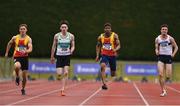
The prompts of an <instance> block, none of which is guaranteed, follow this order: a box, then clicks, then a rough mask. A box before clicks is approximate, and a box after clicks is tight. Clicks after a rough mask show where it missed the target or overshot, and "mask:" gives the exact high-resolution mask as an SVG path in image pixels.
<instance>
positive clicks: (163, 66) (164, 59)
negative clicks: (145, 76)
mask: <svg viewBox="0 0 180 106" xmlns="http://www.w3.org/2000/svg"><path fill="white" fill-rule="evenodd" d="M177 51H178V46H177V44H176V42H175V40H174V38H173V37H171V36H170V35H168V25H167V24H163V25H161V35H159V36H158V37H157V38H156V39H155V53H156V55H157V56H158V63H157V66H158V71H159V83H160V86H161V90H162V93H161V94H160V96H161V97H164V96H166V95H167V91H166V87H165V81H164V74H165V72H166V76H167V77H168V78H170V77H171V73H172V58H174V56H175V55H176V52H177Z"/></svg>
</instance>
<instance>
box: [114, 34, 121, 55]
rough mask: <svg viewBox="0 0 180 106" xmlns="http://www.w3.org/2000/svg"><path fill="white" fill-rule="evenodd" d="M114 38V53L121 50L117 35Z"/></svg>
mask: <svg viewBox="0 0 180 106" xmlns="http://www.w3.org/2000/svg"><path fill="white" fill-rule="evenodd" d="M114 38H115V43H116V45H117V46H116V48H114V51H115V52H116V51H118V50H119V49H120V48H121V44H120V40H119V37H118V35H117V34H115V35H114Z"/></svg>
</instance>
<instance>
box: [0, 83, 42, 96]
mask: <svg viewBox="0 0 180 106" xmlns="http://www.w3.org/2000/svg"><path fill="white" fill-rule="evenodd" d="M30 85H31V84H30ZM40 86H44V85H43V84H40ZM29 88H36V86H30V87H26V89H29ZM17 90H19V88H16V89H10V90H5V91H1V92H0V94H4V93H9V92H13V91H17Z"/></svg>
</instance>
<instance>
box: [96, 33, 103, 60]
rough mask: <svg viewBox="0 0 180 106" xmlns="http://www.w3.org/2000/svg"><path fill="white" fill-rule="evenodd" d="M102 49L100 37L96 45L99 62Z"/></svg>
mask: <svg viewBox="0 0 180 106" xmlns="http://www.w3.org/2000/svg"><path fill="white" fill-rule="evenodd" d="M101 47H102V43H101V36H99V37H98V39H97V44H96V61H98V60H99V54H100V50H101Z"/></svg>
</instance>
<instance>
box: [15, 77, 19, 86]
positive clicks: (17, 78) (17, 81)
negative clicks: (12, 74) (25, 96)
mask: <svg viewBox="0 0 180 106" xmlns="http://www.w3.org/2000/svg"><path fill="white" fill-rule="evenodd" d="M15 83H16V85H17V86H19V77H16V82H15Z"/></svg>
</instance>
